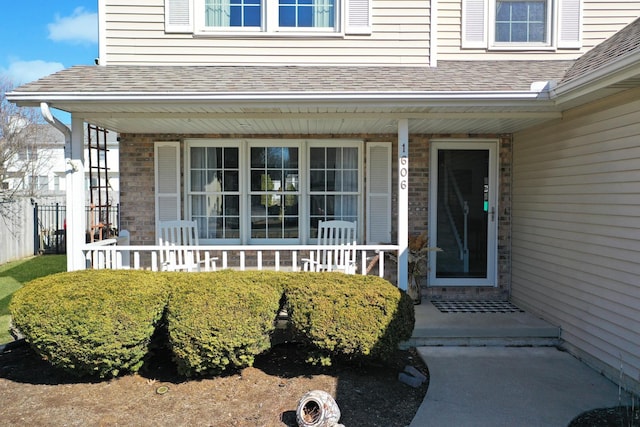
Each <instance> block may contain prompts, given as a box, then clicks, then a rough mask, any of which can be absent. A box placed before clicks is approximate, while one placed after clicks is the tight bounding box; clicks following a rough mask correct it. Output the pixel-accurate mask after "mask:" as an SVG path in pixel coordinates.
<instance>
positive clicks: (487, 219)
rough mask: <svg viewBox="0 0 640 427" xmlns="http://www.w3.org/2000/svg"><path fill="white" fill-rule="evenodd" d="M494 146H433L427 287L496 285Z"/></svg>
mask: <svg viewBox="0 0 640 427" xmlns="http://www.w3.org/2000/svg"><path fill="white" fill-rule="evenodd" d="M496 147H497V143H496V142H493V141H492V142H488V141H483V142H474V141H468V142H460V141H440V142H434V143H432V144H431V154H430V156H431V157H430V158H431V165H430V171H431V172H430V173H431V177H430V180H429V182H430V184H429V185H430V189H429V190H430V191H429V193H430V200H429V206H430V209H429V242H430V244H431V246H438V247H439V248H441V249H442V252H433V253H432V256H431V257H430V259H429V281H428V283H429V286H496V269H497V268H496V267H497V265H496V259H497V257H496V252H497V238H496V236H497V228H498V227H497V223H498V221H497V203H496V200H497V197H496V193H497V191H496V190H497V181H498V180H497V160H496V149H497V148H496Z"/></svg>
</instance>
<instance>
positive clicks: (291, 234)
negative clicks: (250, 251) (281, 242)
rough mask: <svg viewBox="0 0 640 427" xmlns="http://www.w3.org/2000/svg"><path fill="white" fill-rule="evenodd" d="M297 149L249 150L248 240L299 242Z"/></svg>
mask: <svg viewBox="0 0 640 427" xmlns="http://www.w3.org/2000/svg"><path fill="white" fill-rule="evenodd" d="M298 159H299V149H298V147H289V146H275V147H273V146H263V145H256V146H253V145H252V146H251V149H250V159H249V162H250V165H251V169H250V171H251V172H250V175H251V177H250V183H249V186H250V188H249V195H250V196H249V197H250V206H251V239H252V240H254V239H299V237H300V216H299V214H300V212H299V201H300V200H299V199H300V179H299V177H300V174H299V160H298Z"/></svg>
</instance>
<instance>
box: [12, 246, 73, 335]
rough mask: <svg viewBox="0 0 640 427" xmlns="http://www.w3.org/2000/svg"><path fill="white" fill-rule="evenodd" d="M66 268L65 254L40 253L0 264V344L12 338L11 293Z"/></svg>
mask: <svg viewBox="0 0 640 427" xmlns="http://www.w3.org/2000/svg"><path fill="white" fill-rule="evenodd" d="M66 270H67V257H66V255H41V256H37V257H34V258H29V259H26V260H21V261H14V262H10V263H7V264H4V265H1V266H0V344H2V343H6V342H9V341H11V340H13V338H12V337H11V334H9V323H10V321H11V316H9V302H10V301H11V296H12V295H13V293H14V292H15V291H17V290H18V289H20V288H21V287H22V285H24V284H25V283H27V282H29V281H30V280H33V279H36V278H38V277H42V276H47V275H49V274H53V273H60V272H63V271H66Z"/></svg>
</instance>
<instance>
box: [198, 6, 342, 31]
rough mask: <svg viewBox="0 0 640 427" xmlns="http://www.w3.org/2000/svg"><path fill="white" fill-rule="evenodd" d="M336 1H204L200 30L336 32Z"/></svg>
mask: <svg viewBox="0 0 640 427" xmlns="http://www.w3.org/2000/svg"><path fill="white" fill-rule="evenodd" d="M336 1H337V0H204V3H203V5H202V6H203V8H204V9H203V11H204V13H203V14H201V15H202V17H203V19H204V23H203V30H204V31H223V30H226V31H228V30H229V29H233V30H236V31H239V30H254V31H263V32H274V31H291V30H294V29H306V30H312V31H318V30H321V31H327V30H330V31H337V27H336V14H337V7H336ZM196 10H197V9H196ZM196 16H198V14H196Z"/></svg>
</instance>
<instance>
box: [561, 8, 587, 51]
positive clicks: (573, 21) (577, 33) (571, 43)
mask: <svg viewBox="0 0 640 427" xmlns="http://www.w3.org/2000/svg"><path fill="white" fill-rule="evenodd" d="M558 47H559V48H581V47H582V1H581V0H560V1H559V7H558Z"/></svg>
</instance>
